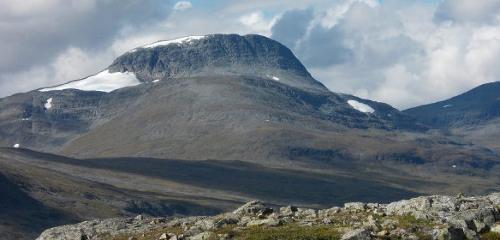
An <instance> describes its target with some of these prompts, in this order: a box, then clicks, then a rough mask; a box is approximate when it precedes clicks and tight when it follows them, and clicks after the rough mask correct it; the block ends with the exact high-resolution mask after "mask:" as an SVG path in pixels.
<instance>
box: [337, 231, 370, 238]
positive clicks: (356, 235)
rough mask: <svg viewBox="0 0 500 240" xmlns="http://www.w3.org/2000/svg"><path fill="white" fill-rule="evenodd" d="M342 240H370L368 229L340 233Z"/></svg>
mask: <svg viewBox="0 0 500 240" xmlns="http://www.w3.org/2000/svg"><path fill="white" fill-rule="evenodd" d="M341 239H342V240H370V239H371V236H370V231H368V230H366V229H355V230H352V231H349V232H347V233H345V234H344V235H342V238H341Z"/></svg>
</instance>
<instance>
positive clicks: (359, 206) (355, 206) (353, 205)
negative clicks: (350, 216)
mask: <svg viewBox="0 0 500 240" xmlns="http://www.w3.org/2000/svg"><path fill="white" fill-rule="evenodd" d="M344 208H345V209H347V210H355V211H364V210H365V209H366V203H362V202H350V203H345V204H344Z"/></svg>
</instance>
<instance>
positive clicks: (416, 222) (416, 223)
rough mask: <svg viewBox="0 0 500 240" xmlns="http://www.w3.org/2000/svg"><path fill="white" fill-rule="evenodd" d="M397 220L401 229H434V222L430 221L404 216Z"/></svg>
mask: <svg viewBox="0 0 500 240" xmlns="http://www.w3.org/2000/svg"><path fill="white" fill-rule="evenodd" d="M396 220H398V222H399V223H398V225H399V227H401V228H412V227H432V226H433V224H432V222H430V221H428V220H422V219H416V218H415V217H414V216H412V215H404V216H399V217H398V218H397V219H396Z"/></svg>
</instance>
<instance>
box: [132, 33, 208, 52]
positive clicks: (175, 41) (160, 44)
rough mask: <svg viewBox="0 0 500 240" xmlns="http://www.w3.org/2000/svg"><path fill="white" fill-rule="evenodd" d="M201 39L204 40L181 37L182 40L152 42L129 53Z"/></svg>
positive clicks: (193, 37) (198, 37)
mask: <svg viewBox="0 0 500 240" xmlns="http://www.w3.org/2000/svg"><path fill="white" fill-rule="evenodd" d="M203 38H205V36H187V37H182V38H177V39H172V40H164V41H158V42H154V43H151V44H148V45H145V46H142V47H138V48H135V49H133V50H131V51H130V52H135V51H137V49H140V48H155V47H160V46H166V45H169V44H185V43H190V42H192V41H195V40H200V39H203Z"/></svg>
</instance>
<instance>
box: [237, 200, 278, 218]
mask: <svg viewBox="0 0 500 240" xmlns="http://www.w3.org/2000/svg"><path fill="white" fill-rule="evenodd" d="M272 212H273V209H272V208H268V207H266V206H264V204H263V203H262V202H260V201H251V202H248V203H246V204H245V205H243V206H241V207H239V208H238V209H236V210H234V212H233V213H234V214H236V215H251V216H258V215H259V214H262V215H269V214H271V213H272Z"/></svg>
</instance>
